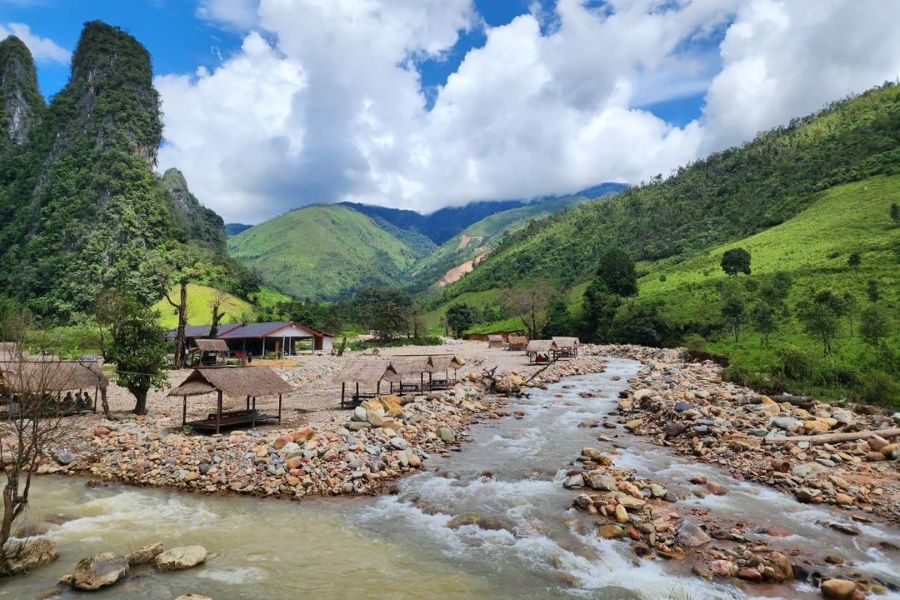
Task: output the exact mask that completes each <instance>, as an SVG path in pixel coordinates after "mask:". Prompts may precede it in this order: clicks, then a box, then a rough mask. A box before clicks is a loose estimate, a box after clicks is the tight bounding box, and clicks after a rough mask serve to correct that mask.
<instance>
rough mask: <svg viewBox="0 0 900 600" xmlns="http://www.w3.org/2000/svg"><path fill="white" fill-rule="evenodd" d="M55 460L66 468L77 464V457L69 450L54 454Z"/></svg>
mask: <svg viewBox="0 0 900 600" xmlns="http://www.w3.org/2000/svg"><path fill="white" fill-rule="evenodd" d="M53 460H55V461H56V462H58V463H59V464H61V465H63V466H65V465H69V464H72V463H73V462H75V455H74V454H72V453H71V452H69V451H68V450H59V451H57V452H56V453H54V454H53Z"/></svg>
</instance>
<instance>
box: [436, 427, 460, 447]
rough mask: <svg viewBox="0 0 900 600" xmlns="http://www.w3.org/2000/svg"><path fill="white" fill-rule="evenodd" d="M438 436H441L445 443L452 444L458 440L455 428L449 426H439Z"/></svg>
mask: <svg viewBox="0 0 900 600" xmlns="http://www.w3.org/2000/svg"><path fill="white" fill-rule="evenodd" d="M437 436H438V437H439V438H441V441H442V442H444V443H445V444H452V443H454V442H455V441H456V434H455V433H453V430H452V429H450V428H449V427H438V428H437Z"/></svg>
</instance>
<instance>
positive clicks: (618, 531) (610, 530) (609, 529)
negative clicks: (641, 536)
mask: <svg viewBox="0 0 900 600" xmlns="http://www.w3.org/2000/svg"><path fill="white" fill-rule="evenodd" d="M597 535H599V536H600V537H602V538H603V539H605V540H618V539H621V538H623V537H625V530H624V529H622V528H621V527H619V526H618V525H601V526H600V527H599V528H598V529H597Z"/></svg>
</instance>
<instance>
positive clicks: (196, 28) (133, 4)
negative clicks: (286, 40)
mask: <svg viewBox="0 0 900 600" xmlns="http://www.w3.org/2000/svg"><path fill="white" fill-rule="evenodd" d="M532 3H533V0H476V2H475V5H476V7H477V10H478V13H479V15H480V16H481V18H482V19H484V22H485V23H486V24H487V25H488V26H490V27H499V26H502V25H505V24H507V23H509V22H510V21H512V20H513V19H514V18H515V17H517V16H519V15H522V14H526V13H528V12H529V9H530V7H531V5H532ZM541 5H542V7H543V10H552V8H553V5H554V0H542V1H541ZM95 19H99V20H101V21H105V22H107V23H109V24H111V25H116V26H118V27H121V28H123V29H124V30H126V31H127V32H129V33H131V34H132V35H134V36H135V37H136V38H137V39H138V40H139V41H140V42H141V43H143V44H144V45H145V46H146V47H147V49H148V50H149V51H150V54H151V56H152V57H153V68H154V72H155V73H156V74H157V75H160V74H173V73H193V72H195V71H196V70H197V69H198V68H199V67H206V68H207V69H209V70H214V69H215V67H216V66H218V65H219V64H221V63H222V61H223V60H224V59H227V58H228V57H230V56H231V55H233V54H234V53H235V52H236V51H238V49H239V48H240V45H241V41H242V39H243V35H244V34H243V32H239V31H237V30H236V29H234V28H228V27H224V26H219V25H217V24H214V23H210V22H208V21H205V20H203V19H201V18H199V17H198V14H197V2H196V1H195V0H0V23H24V24H26V25H28V26H29V27H30V29H31V31H32V33H33V34H35V35H37V36H40V37H43V38H49V39H50V40H52V41H54V42H56V43H57V44H58V45H60V46H62V47H63V48H65V49H66V50H69V51H72V50H74V48H75V46H76V44H77V42H78V36H79V34H80V32H81V27H82V25H83V24H84V23H85V22H87V21H91V20H95ZM486 39H487V38H486V36H485V32H484V30H483V29H481V28H473V29H471V30H470V31H466V32H463V33H462V34H461V35H460V39H459V42H458V43H457V44H456V45H455V46H454V47H453V48H452V50H450V51H449V52H448V53H446V55H445V56H442V57H441V59H440V60H427V61H424V62H422V63H420V64H419V71H420V75H421V78H422V89H423V91H424V93H425V96H426V98H427V99H428V107H429V108H430V107H431V106H432V105H433V102H434V99H435V96H436V92H437V89H438V87H439V86H441V85H443V84H444V83H446V81H447V77H448V76H449V75H450V74H452V73H453V72H455V71H456V69H457V68H458V67H459V64H460V62H461V61H462V60H463V58H465V56H466V53H468V52H469V51H470V50H471V49H473V48H478V47H481V46H483V45H484V43H485V41H486ZM707 43H712V44H715V43H718V38H712V39H710V40H707ZM68 77H69V68H68V65H65V64H61V63H59V62H56V61H40V63H39V65H38V81H39V84H40V87H41V91H42V92H43V93H44V95H45V96H47V97H48V98H49V97H51V96H52V95H53V94H55V93H56V92H58V91H59V90H60V89H62V87H63V86H64V85H65V84H66V81H67V80H68ZM702 104H703V94H691V95H689V96H686V97H683V98H676V99H673V100H666V101H663V102H659V103H653V104H649V105H646V106H644V107H643V108H645V109H646V110H649V111H650V112H652V113H654V114H656V115H657V116H659V117H660V118H662V119H664V120H666V121H668V122H671V123H673V124H675V125H679V126H683V125H685V124H687V123H688V122H690V121H692V120H694V119H696V118H697V117H699V116H700V112H701V107H702Z"/></svg>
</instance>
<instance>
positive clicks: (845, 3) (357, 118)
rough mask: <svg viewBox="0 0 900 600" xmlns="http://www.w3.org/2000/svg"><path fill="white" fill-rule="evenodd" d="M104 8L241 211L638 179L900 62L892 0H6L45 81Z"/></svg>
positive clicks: (230, 208) (810, 108) (233, 216)
mask: <svg viewBox="0 0 900 600" xmlns="http://www.w3.org/2000/svg"><path fill="white" fill-rule="evenodd" d="M94 19H99V20H102V21H105V22H107V23H110V24H112V25H117V26H119V27H121V28H122V29H124V30H125V31H127V32H129V33H130V34H132V35H134V36H135V37H136V38H137V39H138V40H139V41H140V42H141V43H143V44H144V45H145V46H146V47H147V48H148V50H149V51H150V53H151V55H152V57H153V67H154V73H155V79H154V84H155V86H156V87H157V89H158V90H159V92H160V94H161V97H162V111H163V122H164V136H165V142H164V144H163V146H162V148H161V149H160V153H159V159H158V169H159V170H160V171H163V170H165V169H167V168H169V167H177V168H179V169H181V170H182V171H183V172H184V173H185V176H186V178H187V181H188V184H189V186H190V187H191V189H192V191H193V192H194V193H195V195H196V196H197V197H198V198H199V199H200V200H201V202H203V203H204V204H206V205H207V206H209V207H211V208H213V209H214V210H216V211H217V212H218V213H219V214H221V215H222V216H223V217H224V218H225V220H226V221H228V222H244V223H257V222H260V221H263V220H265V219H268V218H271V217H273V216H275V215H278V214H280V213H283V212H285V211H287V210H290V209H292V208H296V207H299V206H303V205H306V204H311V203H320V202H337V201H342V200H349V201H356V202H366V203H370V204H380V205H385V206H394V207H398V208H409V209H413V210H418V211H420V212H431V211H434V210H436V209H438V208H441V207H444V206H458V205H463V204H466V203H468V202H472V201H477V200H493V199H511V198H531V197H538V196H543V195H550V194H567V193H573V192H576V191H578V190H581V189H585V188H588V187H591V186H593V185H596V184H598V183H601V182H604V181H618V182H625V183H631V184H637V183H640V182H642V181H647V180H649V179H651V178H652V177H654V176H655V175H657V174H662V175H663V176H667V175H669V174H670V173H672V172H673V171H674V170H675V169H677V168H678V167H679V166H681V165H685V164H688V163H690V162H692V161H695V160H697V159H698V158H702V157H704V156H706V155H708V154H709V153H710V152H714V151H717V150H721V149H723V148H726V147H729V146H732V145H735V144H740V143H743V142H745V141H748V140H750V139H752V138H753V136H754V135H755V134H756V133H758V132H759V131H762V130H765V129H768V128H771V127H773V126H776V125H779V124H782V123H786V122H787V121H789V120H790V119H791V118H793V117H797V116H802V115H804V114H808V113H811V112H814V111H816V110H818V109H819V108H821V107H822V106H824V105H825V104H827V103H829V102H831V101H833V100H837V99H840V98H844V97H846V96H848V95H850V94H854V93H859V92H862V91H864V90H866V89H868V88H870V87H872V86H874V85H877V84H880V83H882V82H883V81H887V80H890V81H895V80H897V79H898V77H900V36H897V35H895V34H894V29H895V26H896V23H898V22H900V1H897V0H607V1H602V0H0V37H5V36H6V35H10V34H13V35H17V36H19V37H20V38H22V39H23V41H24V42H25V43H26V44H27V45H28V46H29V48H30V49H31V51H32V53H33V55H34V56H35V60H36V62H37V65H38V78H39V84H40V87H41V90H42V91H43V92H44V94H45V95H47V97H48V98H50V97H52V96H53V94H54V93H56V92H57V91H59V90H60V89H61V88H62V87H63V86H65V84H66V82H67V80H68V76H69V61H70V59H71V53H72V51H73V50H74V48H75V46H76V44H77V42H78V36H79V34H80V30H81V27H82V25H83V23H84V22H86V21H89V20H94Z"/></svg>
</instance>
